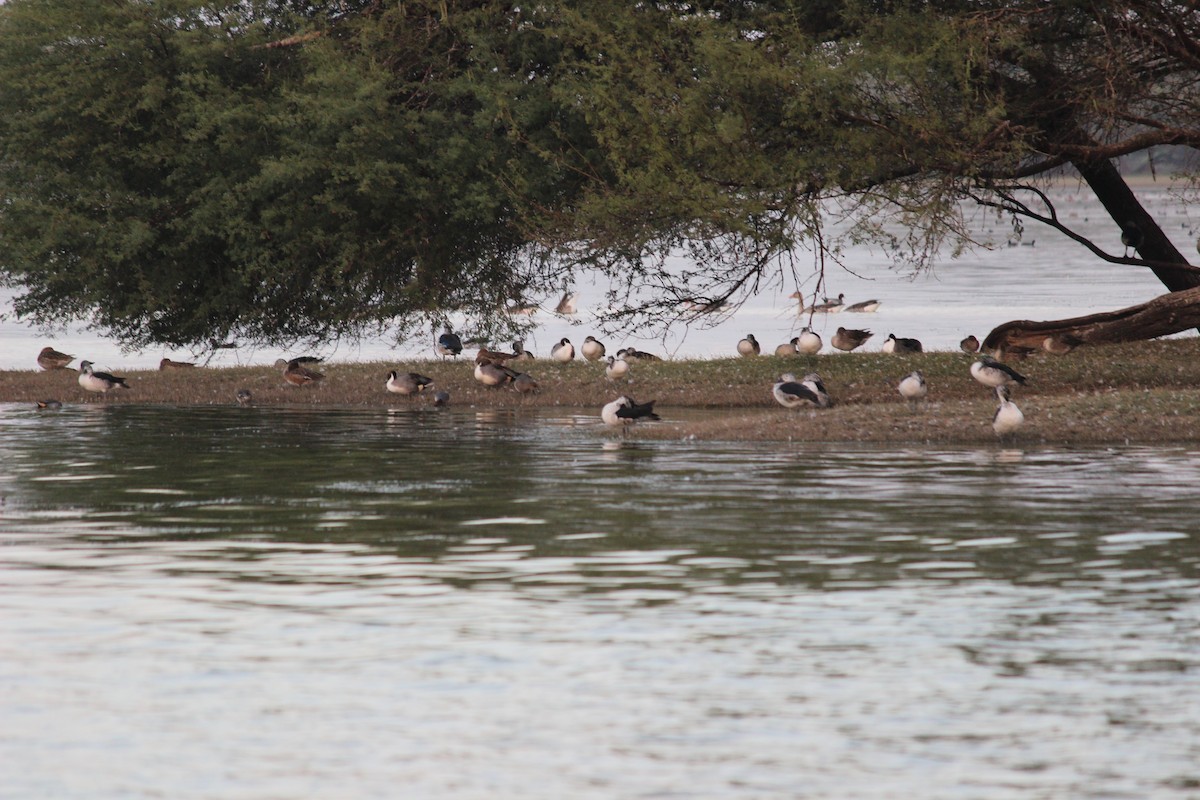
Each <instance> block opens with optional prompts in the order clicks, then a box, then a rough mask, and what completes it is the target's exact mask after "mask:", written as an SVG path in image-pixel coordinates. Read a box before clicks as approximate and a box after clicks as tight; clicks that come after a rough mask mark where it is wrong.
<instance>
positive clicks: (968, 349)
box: [958, 336, 979, 353]
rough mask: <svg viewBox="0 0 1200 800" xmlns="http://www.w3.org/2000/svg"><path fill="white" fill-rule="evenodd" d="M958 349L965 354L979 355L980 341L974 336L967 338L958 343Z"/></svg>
mask: <svg viewBox="0 0 1200 800" xmlns="http://www.w3.org/2000/svg"><path fill="white" fill-rule="evenodd" d="M958 348H959V349H960V350H962V351H963V352H964V353H978V352H979V340H978V339H976V338H975V337H974V336H968V337H967V338H965V339H963V340H962V341H961V342H959V343H958Z"/></svg>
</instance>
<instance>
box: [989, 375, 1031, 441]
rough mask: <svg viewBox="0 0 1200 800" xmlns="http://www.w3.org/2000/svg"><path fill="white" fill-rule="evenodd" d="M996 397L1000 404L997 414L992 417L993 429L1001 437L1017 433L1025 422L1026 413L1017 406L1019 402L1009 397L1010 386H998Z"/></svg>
mask: <svg viewBox="0 0 1200 800" xmlns="http://www.w3.org/2000/svg"><path fill="white" fill-rule="evenodd" d="M996 398H997V399H998V400H999V401H1000V405H999V406H997V407H996V414H995V416H993V417H992V430H993V431H995V432H996V435H997V436H1000V437H1004V436H1008V435H1010V434H1013V433H1016V432H1017V430H1019V429H1020V427H1021V426H1022V425H1024V424H1025V415H1024V414H1022V413H1021V409H1019V408H1017V404H1016V403H1014V402H1013V401H1012V400H1010V399H1009V389H1008V386H1006V385H1001V386H997V387H996Z"/></svg>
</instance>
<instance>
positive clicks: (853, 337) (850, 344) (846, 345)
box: [830, 328, 873, 353]
mask: <svg viewBox="0 0 1200 800" xmlns="http://www.w3.org/2000/svg"><path fill="white" fill-rule="evenodd" d="M872 335H873V334H872V333H871V332H870V331H859V330H847V329H846V328H838V329H837V333H835V334H834V335H833V339H831V340H830V343H831V344H832V345H833V346H834V347H836V348H837V349H838V350H845V351H846V352H847V353H849V352H850V351H851V350H853V349H854V348H856V347H862V346H863V344H864V343H866V341H867V339H870V338H871V336H872Z"/></svg>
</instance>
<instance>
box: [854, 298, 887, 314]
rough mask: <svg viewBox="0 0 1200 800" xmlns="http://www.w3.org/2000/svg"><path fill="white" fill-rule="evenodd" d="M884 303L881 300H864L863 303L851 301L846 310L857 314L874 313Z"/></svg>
mask: <svg viewBox="0 0 1200 800" xmlns="http://www.w3.org/2000/svg"><path fill="white" fill-rule="evenodd" d="M881 305H883V303H882V302H881V301H879V300H863V301H862V302H861V303H851V304H850V305H848V306H846V310H847V311H850V312H853V313H855V314H873V313H875V312H876V311H878V310H879V307H880V306H881Z"/></svg>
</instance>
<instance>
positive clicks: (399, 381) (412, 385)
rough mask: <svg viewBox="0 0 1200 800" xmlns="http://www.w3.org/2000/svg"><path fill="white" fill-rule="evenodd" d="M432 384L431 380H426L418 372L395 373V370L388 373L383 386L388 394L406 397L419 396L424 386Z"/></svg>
mask: <svg viewBox="0 0 1200 800" xmlns="http://www.w3.org/2000/svg"><path fill="white" fill-rule="evenodd" d="M432 383H433V378H427V377H426V376H424V375H422V374H420V373H419V372H397V371H396V370H392V371H391V372H389V373H388V379H387V383H386V384H385V386H387V390H388V391H389V392H392V393H394V394H402V395H405V396H408V395H411V394H420V393H421V392H422V391H424V390H425V387H426V386H429V385H430V384H432Z"/></svg>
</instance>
